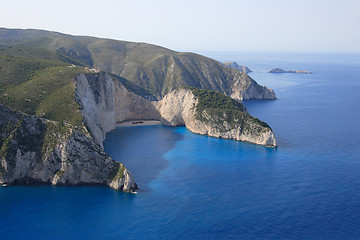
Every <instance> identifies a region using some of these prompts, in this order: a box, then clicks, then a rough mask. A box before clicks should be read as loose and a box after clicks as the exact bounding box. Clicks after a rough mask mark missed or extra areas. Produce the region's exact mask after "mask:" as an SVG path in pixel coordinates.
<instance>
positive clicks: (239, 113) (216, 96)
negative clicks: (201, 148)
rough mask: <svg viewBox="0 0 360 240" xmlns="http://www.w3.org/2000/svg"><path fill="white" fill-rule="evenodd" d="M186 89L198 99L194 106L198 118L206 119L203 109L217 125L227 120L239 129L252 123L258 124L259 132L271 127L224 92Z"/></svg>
mask: <svg viewBox="0 0 360 240" xmlns="http://www.w3.org/2000/svg"><path fill="white" fill-rule="evenodd" d="M188 89H190V90H191V91H192V92H193V94H194V95H195V97H196V98H197V99H198V103H197V105H196V106H195V108H196V118H197V119H198V120H201V121H204V122H207V121H208V119H207V118H206V117H205V116H204V111H205V112H206V113H207V114H209V115H210V116H213V117H215V118H214V119H213V121H215V122H213V123H214V124H216V125H217V126H223V123H224V122H227V123H228V124H230V126H231V127H232V128H236V127H240V128H241V129H247V128H249V126H250V125H254V126H259V128H258V129H257V131H259V132H260V131H261V130H262V128H269V129H271V128H270V126H269V125H268V124H266V123H265V122H263V121H261V120H259V119H257V118H255V117H253V116H251V115H250V114H248V113H247V112H246V108H245V106H244V105H243V104H242V103H240V102H237V101H235V100H234V99H232V98H230V97H228V96H226V95H224V94H221V93H218V92H215V91H212V90H207V89H196V88H188Z"/></svg>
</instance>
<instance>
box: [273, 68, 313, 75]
mask: <svg viewBox="0 0 360 240" xmlns="http://www.w3.org/2000/svg"><path fill="white" fill-rule="evenodd" d="M268 72H269V73H307V74H310V73H312V72H309V71H303V70H284V69H281V68H273V69H271V70H269V71H268Z"/></svg>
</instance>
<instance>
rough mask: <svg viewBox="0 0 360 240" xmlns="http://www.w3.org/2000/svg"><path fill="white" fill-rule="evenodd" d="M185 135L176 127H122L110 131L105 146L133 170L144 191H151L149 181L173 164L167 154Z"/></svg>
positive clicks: (113, 156) (108, 151) (111, 153)
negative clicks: (165, 156)
mask: <svg viewBox="0 0 360 240" xmlns="http://www.w3.org/2000/svg"><path fill="white" fill-rule="evenodd" d="M182 138H183V137H182V135H181V134H179V133H176V132H175V131H174V128H173V127H166V126H161V125H156V126H135V127H133V126H132V127H119V128H117V129H115V130H114V131H112V132H110V133H108V134H107V136H106V140H105V141H104V148H105V151H106V152H107V153H108V154H109V155H110V156H111V157H112V158H113V159H114V160H116V161H119V162H122V163H123V164H124V165H125V166H126V167H127V169H129V170H130V172H131V174H132V176H133V177H134V179H135V181H136V183H137V184H138V186H139V188H140V190H149V186H148V184H149V182H151V181H152V180H154V179H156V177H157V175H158V174H159V173H160V172H161V171H162V170H164V169H166V168H167V167H168V165H169V162H168V161H167V160H166V159H165V158H164V154H165V153H167V152H168V151H170V150H171V149H172V148H173V147H174V146H175V143H176V142H177V141H179V140H181V139H182Z"/></svg>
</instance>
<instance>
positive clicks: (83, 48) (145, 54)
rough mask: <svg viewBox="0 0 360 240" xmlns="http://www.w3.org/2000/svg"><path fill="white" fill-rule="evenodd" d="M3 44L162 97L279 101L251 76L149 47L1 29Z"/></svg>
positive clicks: (207, 60)
mask: <svg viewBox="0 0 360 240" xmlns="http://www.w3.org/2000/svg"><path fill="white" fill-rule="evenodd" d="M0 45H3V46H19V45H21V46H30V47H37V48H42V49H48V50H51V51H54V52H56V53H57V54H60V55H61V56H63V57H66V58H67V59H71V61H74V62H78V63H81V64H83V65H86V66H89V67H94V68H96V69H98V70H101V71H105V72H109V73H112V74H114V75H117V76H121V77H123V78H125V79H127V80H128V81H130V82H132V83H134V84H136V85H138V86H140V87H141V88H143V89H145V90H146V91H148V92H149V93H151V94H152V95H153V96H155V97H156V98H158V99H161V98H162V97H163V96H164V95H165V94H166V93H168V92H170V91H172V90H174V89H176V88H178V87H184V86H192V87H195V88H204V89H211V90H215V91H218V92H221V93H224V94H226V95H228V96H231V97H232V98H235V99H238V100H243V99H276V96H275V93H274V92H273V91H272V90H271V89H267V88H265V87H262V86H260V85H258V84H257V83H256V82H255V81H254V80H253V79H251V78H250V77H249V76H248V75H247V74H246V73H242V72H240V71H238V70H236V69H231V68H228V67H225V66H224V65H223V64H221V63H220V62H218V61H215V60H213V59H210V58H207V57H204V56H200V55H197V54H194V53H181V52H175V51H172V50H169V49H166V48H163V47H159V46H155V45H151V44H146V43H133V42H126V41H117V40H110V39H101V38H95V37H84V36H71V35H66V34H61V33H56V32H50V31H42V30H21V29H5V28H0ZM254 89H255V91H254ZM257 93H260V94H257Z"/></svg>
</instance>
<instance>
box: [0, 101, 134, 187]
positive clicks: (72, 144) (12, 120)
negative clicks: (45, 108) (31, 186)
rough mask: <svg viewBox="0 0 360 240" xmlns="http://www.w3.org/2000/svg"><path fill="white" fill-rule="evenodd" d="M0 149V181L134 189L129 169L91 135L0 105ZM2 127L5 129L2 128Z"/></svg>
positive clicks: (2, 182)
mask: <svg viewBox="0 0 360 240" xmlns="http://www.w3.org/2000/svg"><path fill="white" fill-rule="evenodd" d="M0 114H1V116H2V117H3V118H2V119H1V120H0V128H1V129H6V130H5V131H2V132H1V137H2V139H5V140H4V141H3V140H2V142H1V144H2V148H1V153H0V163H1V164H0V184H11V183H33V182H38V183H48V184H52V185H77V184H101V185H106V186H110V187H112V188H114V189H117V190H123V191H129V192H131V191H134V190H136V189H137V185H136V183H135V182H134V179H133V178H132V176H131V174H130V172H129V171H128V170H127V169H126V168H125V167H124V165H122V164H121V163H119V162H116V161H114V160H113V159H111V157H110V156H109V155H108V154H106V153H105V152H104V151H103V150H102V149H101V148H100V146H99V145H97V144H96V143H95V142H94V141H93V140H92V139H91V138H89V137H87V136H86V135H85V134H83V133H80V132H78V131H77V130H74V129H71V128H68V129H66V130H63V131H62V132H61V133H60V132H58V131H57V130H55V131H52V130H51V127H55V128H56V129H57V127H58V125H57V124H58V123H56V122H50V121H47V120H45V119H40V118H37V117H35V116H29V115H24V114H22V113H19V112H16V111H12V110H10V109H8V108H6V107H4V106H2V105H0ZM4 127H5V128H4Z"/></svg>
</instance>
